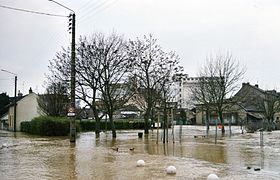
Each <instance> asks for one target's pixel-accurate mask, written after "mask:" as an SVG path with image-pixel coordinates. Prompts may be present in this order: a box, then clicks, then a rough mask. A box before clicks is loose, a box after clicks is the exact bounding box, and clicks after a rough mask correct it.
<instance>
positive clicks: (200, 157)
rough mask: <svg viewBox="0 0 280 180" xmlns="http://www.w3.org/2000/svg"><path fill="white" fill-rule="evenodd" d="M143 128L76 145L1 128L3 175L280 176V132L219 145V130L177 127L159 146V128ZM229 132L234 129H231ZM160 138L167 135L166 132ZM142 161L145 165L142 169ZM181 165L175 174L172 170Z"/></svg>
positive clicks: (84, 136)
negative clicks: (145, 132) (146, 130)
mask: <svg viewBox="0 0 280 180" xmlns="http://www.w3.org/2000/svg"><path fill="white" fill-rule="evenodd" d="M138 132H142V130H127V131H118V132H117V139H112V138H111V133H110V132H106V133H101V135H100V138H99V139H96V138H95V134H94V132H85V133H80V134H79V135H78V137H77V140H76V143H75V144H70V142H69V139H68V138H67V137H38V136H32V135H27V134H24V133H20V132H17V133H13V132H7V131H0V179H1V180H10V179H70V180H72V179H82V180H83V179H85V180H86V179H101V180H102V179H104V180H107V179H108V180H110V179H112V180H115V179H116V180H119V179H120V180H126V179H127V180H130V179H134V180H137V179H206V178H207V176H208V175H209V174H210V173H215V174H217V175H218V176H219V177H220V179H254V180H258V179H259V180H261V179H275V180H276V179H280V166H279V165H280V157H279V153H280V142H279V138H280V131H274V132H264V146H260V134H259V133H258V132H256V133H250V134H249V133H246V134H241V131H240V128H239V127H233V131H232V132H233V135H232V136H231V137H229V135H227V134H226V136H225V137H221V135H220V132H219V134H218V141H217V144H215V141H214V132H215V128H214V127H211V129H210V136H209V137H206V136H205V127H202V126H182V127H180V126H175V128H174V143H173V135H172V131H171V129H169V136H168V137H169V142H168V143H165V144H163V143H162V142H161V141H160V142H159V143H158V144H156V138H157V131H156V130H153V131H150V134H149V135H148V136H143V138H138ZM227 132H228V131H227ZM159 137H160V138H161V137H162V132H161V131H160V135H159ZM139 159H143V160H144V161H145V166H144V167H137V165H136V162H137V161H138V160H139ZM170 165H173V166H175V167H176V172H177V173H176V174H175V175H168V174H167V173H166V168H167V167H168V166H170Z"/></svg>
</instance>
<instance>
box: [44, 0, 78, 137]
mask: <svg viewBox="0 0 280 180" xmlns="http://www.w3.org/2000/svg"><path fill="white" fill-rule="evenodd" d="M49 1H51V2H54V3H56V4H58V5H59V6H61V7H63V8H65V9H68V10H69V11H71V14H70V16H69V18H70V21H72V22H70V21H69V25H71V27H69V29H71V30H72V43H71V85H70V86H71V95H70V98H71V100H70V107H69V110H68V114H67V115H68V116H69V117H70V142H75V141H76V123H75V116H76V114H75V111H76V110H75V81H76V80H75V74H76V68H75V12H74V11H73V10H72V9H70V8H68V7H66V6H64V5H62V4H60V3H59V2H56V1H54V0H49Z"/></svg>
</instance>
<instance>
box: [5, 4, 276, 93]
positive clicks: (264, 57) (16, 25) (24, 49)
mask: <svg viewBox="0 0 280 180" xmlns="http://www.w3.org/2000/svg"><path fill="white" fill-rule="evenodd" d="M57 1H58V2H60V3H61V4H64V5H65V6H67V7H69V8H71V9H73V10H74V11H75V12H76V16H77V25H76V26H77V33H76V36H77V37H78V36H79V35H90V34H91V33H93V32H103V33H105V34H109V33H111V32H112V31H115V32H117V33H118V34H121V35H124V36H125V37H126V38H131V39H133V38H135V37H143V35H144V34H149V33H152V34H153V35H154V37H156V38H157V39H158V40H159V44H161V46H162V47H163V49H164V50H166V51H171V50H174V51H176V52H177V54H178V55H179V56H180V58H181V63H182V65H183V66H184V69H185V73H187V74H189V75H190V76H196V74H197V72H198V70H199V67H200V66H201V65H202V64H203V63H204V61H205V59H206V56H208V55H209V54H215V53H219V52H220V53H223V52H228V51H229V52H231V53H232V55H233V56H234V57H236V58H237V59H238V60H239V62H240V63H241V65H244V66H246V69H247V72H246V74H245V78H244V81H246V82H250V83H252V84H256V83H258V84H259V85H260V88H263V89H273V88H274V89H278V90H279V87H280V70H279V65H280V62H279V57H280V48H279V47H280V20H279V19H280V1H279V0H79V1H77V0H76V1H75V0H57ZM0 5H4V6H11V7H15V8H22V9H28V10H33V11H40V12H46V13H54V14H62V15H68V14H69V11H68V10H66V9H64V8H62V7H60V6H58V5H57V4H55V3H53V2H50V1H48V0H0ZM0 17H1V18H0V27H1V28H0V40H1V43H0V62H1V63H0V68H1V69H6V70H9V71H11V72H14V73H16V74H17V75H18V89H19V90H20V91H21V92H23V93H24V94H26V93H27V92H28V89H29V87H32V88H33V90H34V91H35V92H40V93H42V92H43V87H42V86H43V81H44V80H45V75H44V74H45V73H48V67H47V66H48V64H49V60H50V59H52V58H53V57H54V56H55V53H56V52H57V51H60V50H61V46H64V47H66V46H68V45H69V44H70V34H68V32H67V30H68V27H67V26H68V19H67V18H61V17H49V16H43V15H36V14H30V13H24V12H18V11H13V10H9V9H4V8H0ZM13 83H14V81H13V76H12V75H10V74H8V73H6V72H1V71H0V93H1V92H7V93H8V94H9V95H11V96H12V95H13V88H14V85H13Z"/></svg>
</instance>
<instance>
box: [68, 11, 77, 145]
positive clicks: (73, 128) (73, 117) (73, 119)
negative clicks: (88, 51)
mask: <svg viewBox="0 0 280 180" xmlns="http://www.w3.org/2000/svg"><path fill="white" fill-rule="evenodd" d="M71 18H72V19H71ZM69 22H70V23H71V24H69V25H72V26H71V29H72V32H71V34H72V44H71V95H70V96H71V100H70V101H71V102H70V103H71V104H70V109H71V110H72V112H70V113H72V115H71V117H70V142H75V141H76V114H75V112H76V108H75V84H76V79H75V75H76V66H75V64H76V63H75V57H76V56H75V13H71V14H70V21H69Z"/></svg>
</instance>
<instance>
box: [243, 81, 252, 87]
mask: <svg viewBox="0 0 280 180" xmlns="http://www.w3.org/2000/svg"><path fill="white" fill-rule="evenodd" d="M246 85H250V83H248V82H247V83H242V87H243V86H246Z"/></svg>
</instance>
